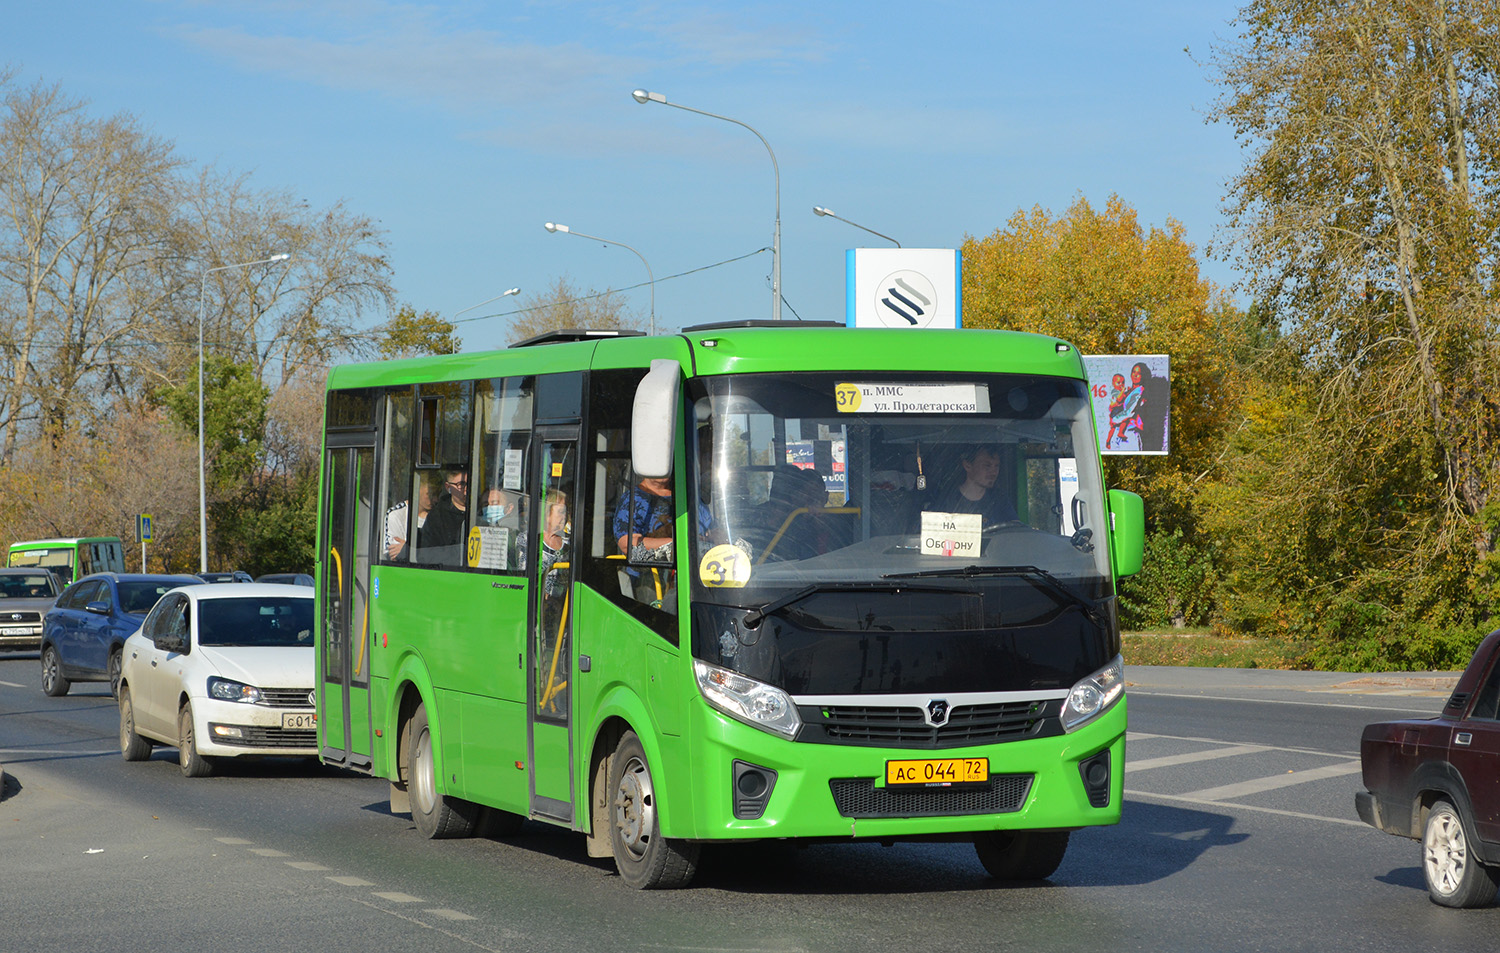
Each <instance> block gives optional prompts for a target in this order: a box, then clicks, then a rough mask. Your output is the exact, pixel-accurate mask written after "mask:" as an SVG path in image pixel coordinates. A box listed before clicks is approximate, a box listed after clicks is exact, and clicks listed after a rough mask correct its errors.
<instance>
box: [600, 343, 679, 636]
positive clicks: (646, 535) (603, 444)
mask: <svg viewBox="0 0 1500 953" xmlns="http://www.w3.org/2000/svg"><path fill="white" fill-rule="evenodd" d="M645 374H646V368H638V369H637V368H632V369H628V370H605V371H594V372H593V373H592V374H591V375H590V384H589V421H590V431H591V432H590V434H589V435H588V441H589V450H590V455H591V458H592V461H593V464H592V466H591V467H590V469H589V475H588V479H589V483H590V485H589V487H588V488H587V491H586V495H585V498H584V504H585V508H586V509H585V512H584V513H583V518H584V520H585V521H586V523H587V525H588V527H589V533H588V539H589V544H588V555H587V558H586V559H585V560H584V563H583V565H582V566H581V567H580V568H581V570H582V581H583V583H584V584H585V585H587V586H589V587H590V588H591V589H593V590H594V591H596V592H598V593H599V594H600V595H602V596H604V597H605V598H606V599H609V600H610V601H611V602H613V603H615V604H616V605H618V606H619V607H620V608H622V609H624V610H625V611H626V612H628V613H629V614H630V615H631V616H633V617H634V618H636V619H637V620H639V621H640V622H643V623H645V624H646V625H648V626H650V627H651V628H652V629H653V630H655V631H656V632H657V633H659V634H661V635H662V636H665V637H666V638H668V639H670V640H673V641H675V640H676V638H677V620H676V618H675V617H674V616H673V615H672V613H673V612H674V611H675V609H676V591H675V585H676V581H675V578H674V576H675V574H674V572H673V566H674V562H673V557H674V555H675V553H674V552H673V550H674V547H673V546H672V545H670V544H668V545H662V544H663V543H664V542H666V541H669V540H670V539H671V538H672V535H673V533H674V532H675V518H676V514H677V512H678V511H679V509H678V507H679V505H680V501H677V500H675V499H673V497H672V496H671V487H672V478H670V477H669V478H668V479H667V480H666V482H665V489H666V491H667V495H665V496H663V495H662V494H661V490H662V489H663V486H662V485H661V484H656V485H655V486H654V487H652V486H646V487H643V486H642V483H643V481H642V480H640V479H638V478H637V477H636V476H635V474H634V473H633V472H632V471H631V466H630V413H631V408H632V405H633V403H634V399H635V387H636V384H638V383H639V382H640V380H641V378H642V377H644V376H645ZM622 537H625V539H624V543H625V545H624V546H622V545H621V542H622Z"/></svg>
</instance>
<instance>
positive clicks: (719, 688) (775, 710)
mask: <svg viewBox="0 0 1500 953" xmlns="http://www.w3.org/2000/svg"><path fill="white" fill-rule="evenodd" d="M693 670H694V671H695V672H697V674H698V690H699V691H700V692H702V693H703V698H704V699H705V700H706V701H707V702H708V703H709V704H710V705H712V706H713V707H714V708H716V709H717V710H719V711H721V712H723V713H724V714H726V715H728V716H729V717H730V718H733V719H735V720H736V721H743V722H744V723H745V724H747V725H749V726H750V727H752V728H760V729H762V730H764V731H769V732H773V733H775V734H778V735H781V736H782V737H785V738H791V737H793V736H795V735H796V734H797V730H798V729H799V728H801V727H802V718H801V716H799V715H798V714H797V706H796V705H794V704H792V699H791V696H790V695H788V694H787V693H786V692H784V691H782V690H781V689H779V688H773V687H771V686H770V685H767V684H766V683H765V682H757V681H756V680H755V679H753V678H747V677H745V676H744V675H741V674H740V673H738V672H731V671H730V670H729V669H727V668H720V667H719V666H717V665H709V664H708V663H707V662H700V661H698V660H697V659H694V660H693Z"/></svg>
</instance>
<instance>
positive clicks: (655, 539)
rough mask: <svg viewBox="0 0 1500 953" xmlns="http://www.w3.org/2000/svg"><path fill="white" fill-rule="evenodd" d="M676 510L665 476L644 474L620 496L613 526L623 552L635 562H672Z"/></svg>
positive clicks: (617, 541)
mask: <svg viewBox="0 0 1500 953" xmlns="http://www.w3.org/2000/svg"><path fill="white" fill-rule="evenodd" d="M675 517H676V510H675V508H674V506H673V502H672V484H671V482H670V480H669V479H668V478H666V477H642V478H641V481H640V483H638V484H636V485H635V486H634V487H632V488H631V490H630V492H628V493H626V494H625V495H624V496H622V497H621V498H620V502H619V505H618V506H616V507H615V515H614V520H613V521H612V523H611V526H612V527H613V531H614V536H615V542H616V543H618V544H619V547H620V552H622V553H624V554H625V555H626V557H627V558H628V559H630V560H632V561H635V560H643V561H648V562H670V561H671V559H672V524H673V521H674V519H675Z"/></svg>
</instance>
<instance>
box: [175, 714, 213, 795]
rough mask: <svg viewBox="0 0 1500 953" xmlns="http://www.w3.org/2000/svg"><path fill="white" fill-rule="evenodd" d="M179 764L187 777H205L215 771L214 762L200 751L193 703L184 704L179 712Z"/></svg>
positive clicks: (183, 774)
mask: <svg viewBox="0 0 1500 953" xmlns="http://www.w3.org/2000/svg"><path fill="white" fill-rule="evenodd" d="M177 766H178V767H179V768H181V769H182V776H183V777H185V778H203V777H207V776H208V775H210V774H213V773H214V765H213V762H212V761H209V760H208V759H207V758H205V757H203V755H201V754H199V753H198V738H197V734H196V732H195V731H194V730H193V706H192V704H191V703H188V704H184V705H183V706H182V708H181V709H179V710H178V712H177Z"/></svg>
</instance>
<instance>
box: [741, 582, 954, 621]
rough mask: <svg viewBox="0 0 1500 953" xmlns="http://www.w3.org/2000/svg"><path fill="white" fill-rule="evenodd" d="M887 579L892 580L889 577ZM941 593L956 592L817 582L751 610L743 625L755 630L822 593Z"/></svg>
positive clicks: (891, 584)
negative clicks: (767, 619)
mask: <svg viewBox="0 0 1500 953" xmlns="http://www.w3.org/2000/svg"><path fill="white" fill-rule="evenodd" d="M885 578H890V577H889V576H887V577H885ZM915 591H924V592H941V593H953V592H955V591H956V590H954V589H948V588H939V587H937V586H913V585H909V584H906V583H899V582H815V583H813V584H811V585H808V586H803V587H802V588H801V589H797V590H794V591H792V592H789V593H787V594H786V595H784V596H782V597H781V598H780V599H772V600H771V601H770V602H768V603H766V604H765V605H763V606H758V607H756V608H754V609H751V610H750V611H749V612H747V613H746V614H745V618H744V621H743V624H744V626H745V628H747V629H753V628H755V627H756V626H758V625H760V623H761V620H763V619H765V617H766V616H768V615H770V614H771V613H773V612H775V611H776V610H778V609H785V608H786V607H787V606H789V605H791V604H792V603H794V602H801V601H802V600H803V599H806V598H807V597H808V596H811V595H816V594H817V593H820V592H915Z"/></svg>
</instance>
